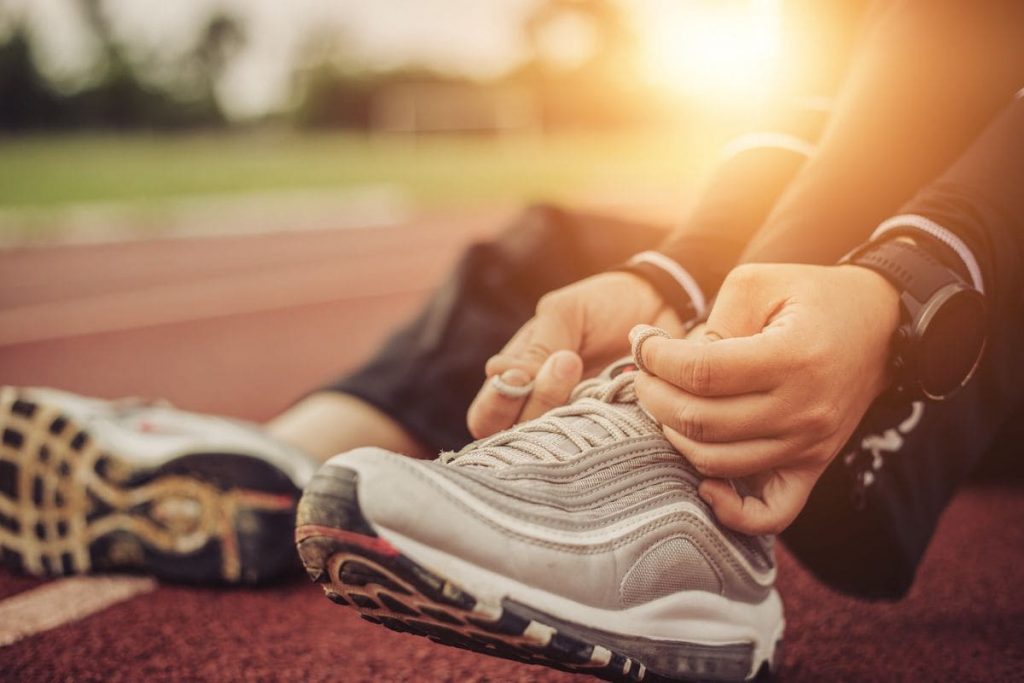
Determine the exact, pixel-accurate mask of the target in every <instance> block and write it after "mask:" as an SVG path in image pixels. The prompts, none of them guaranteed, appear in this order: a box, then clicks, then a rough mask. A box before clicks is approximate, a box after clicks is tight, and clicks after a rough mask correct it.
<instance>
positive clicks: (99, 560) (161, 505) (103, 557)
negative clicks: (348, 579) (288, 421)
mask: <svg viewBox="0 0 1024 683" xmlns="http://www.w3.org/2000/svg"><path fill="white" fill-rule="evenodd" d="M0 432H2V435H3V440H2V444H0V552H2V556H3V560H4V564H6V565H8V566H10V567H13V568H14V569H17V570H21V571H24V572H27V573H29V574H35V575H39V576H54V575H61V574H75V573H84V572H104V571H139V572H146V573H150V574H153V575H156V576H157V577H159V578H163V579H167V580H172V581H185V582H215V583H258V582H260V581H264V580H268V579H272V578H275V577H277V576H280V575H281V574H283V573H285V572H287V571H289V570H291V569H296V570H297V569H298V566H299V565H298V561H297V559H296V557H295V551H294V546H293V544H292V542H291V537H292V531H293V525H294V520H295V505H296V502H297V500H298V497H299V494H300V492H301V489H302V487H303V486H304V485H305V484H306V483H308V481H309V479H310V478H311V476H312V474H313V472H314V471H315V469H316V465H315V463H314V462H313V461H312V460H311V459H309V458H308V457H307V456H306V455H304V454H302V453H300V452H298V451H296V450H295V449H293V448H291V447H289V446H286V445H283V444H280V443H277V442H276V441H274V440H272V439H270V438H269V437H268V436H266V435H265V434H262V433H261V432H260V431H259V429H258V428H256V427H255V426H253V425H247V424H244V423H241V422H235V421H232V420H228V419H224V418H216V417H208V416H204V415H197V414H194V413H187V412H184V411H180V410H175V409H173V408H171V407H169V406H167V405H163V404H153V403H145V402H142V401H139V400H131V399H129V400H123V401H103V400H98V399H90V398H85V397H82V396H77V395H75V394H71V393H67V392H63V391H57V390H54V389H15V388H12V387H4V388H2V389H0Z"/></svg>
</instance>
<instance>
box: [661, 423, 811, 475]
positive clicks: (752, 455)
mask: <svg viewBox="0 0 1024 683" xmlns="http://www.w3.org/2000/svg"><path fill="white" fill-rule="evenodd" d="M661 431H662V433H663V434H664V435H665V438H666V439H668V441H669V443H671V444H672V445H673V446H674V447H675V449H676V450H677V451H679V453H680V454H682V456H683V457H684V458H686V459H687V460H688V461H689V462H690V464H691V465H693V466H694V468H696V470H697V471H698V472H700V473H701V474H703V475H704V476H706V477H728V478H735V477H747V476H750V475H753V474H758V473H760V472H764V471H766V470H770V469H772V468H774V467H781V466H783V465H785V464H787V461H788V460H789V457H790V454H791V450H792V448H791V447H790V446H788V445H787V444H786V442H784V441H782V440H781V439H773V438H767V439H749V440H747V441H736V442H734V443H701V442H699V441H694V440H692V439H688V438H686V437H685V436H683V435H682V434H680V433H679V432H677V431H675V430H674V429H672V428H671V427H662V428H661Z"/></svg>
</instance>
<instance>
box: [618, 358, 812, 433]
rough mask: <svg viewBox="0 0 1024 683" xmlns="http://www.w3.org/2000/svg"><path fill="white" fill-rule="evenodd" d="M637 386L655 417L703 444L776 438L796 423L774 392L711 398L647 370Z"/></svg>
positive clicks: (648, 409)
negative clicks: (680, 387) (774, 395)
mask: <svg viewBox="0 0 1024 683" xmlns="http://www.w3.org/2000/svg"><path fill="white" fill-rule="evenodd" d="M633 386H634V387H635V388H636V394H637V397H638V398H639V399H640V405H642V406H643V407H644V409H645V410H647V412H648V413H650V414H651V416H652V417H653V418H654V419H655V420H657V421H658V422H659V423H660V424H663V425H665V426H667V427H671V428H672V429H674V430H675V431H676V432H678V433H679V434H681V435H682V436H685V437H686V438H688V439H692V440H693V441H697V442H701V443H729V442H733V441H744V440H747V439H755V438H769V437H775V436H778V435H780V434H783V433H785V432H786V431H787V427H790V425H791V423H792V415H791V412H792V411H790V410H789V409H788V408H787V406H786V405H785V404H782V403H781V402H779V401H778V399H776V398H774V397H773V396H772V395H771V394H765V393H757V394H742V395H739V396H720V397H714V398H707V397H704V396H697V395H695V394H689V393H687V392H685V391H683V390H682V389H679V388H678V387H676V386H674V385H672V384H669V383H668V382H666V381H665V380H663V379H661V378H660V377H654V376H652V375H647V374H643V373H641V374H639V375H638V376H637V378H636V379H635V380H634V385H633Z"/></svg>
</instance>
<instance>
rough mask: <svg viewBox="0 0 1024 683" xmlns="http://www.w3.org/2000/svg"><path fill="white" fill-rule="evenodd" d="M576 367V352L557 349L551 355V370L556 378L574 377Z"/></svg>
mask: <svg viewBox="0 0 1024 683" xmlns="http://www.w3.org/2000/svg"><path fill="white" fill-rule="evenodd" d="M577 367H578V364H577V361H576V354H574V353H572V352H571V351H558V352H557V353H555V354H553V355H552V356H551V372H553V373H554V375H555V377H557V378H558V379H564V380H571V379H575V378H576V375H577V374H578V373H577V371H576V370H577Z"/></svg>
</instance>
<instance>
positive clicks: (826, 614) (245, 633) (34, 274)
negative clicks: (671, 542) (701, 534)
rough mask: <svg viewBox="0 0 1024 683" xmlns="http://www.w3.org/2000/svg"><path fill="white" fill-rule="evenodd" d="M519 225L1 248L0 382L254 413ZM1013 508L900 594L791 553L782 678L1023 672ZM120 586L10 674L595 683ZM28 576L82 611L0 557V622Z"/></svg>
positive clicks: (202, 594) (24, 677)
mask: <svg viewBox="0 0 1024 683" xmlns="http://www.w3.org/2000/svg"><path fill="white" fill-rule="evenodd" d="M509 217H510V214H509V213H508V212H504V211H491V212H486V211H485V212H476V213H465V214H459V215H446V216H440V215H439V216H429V217H425V218H423V219H422V220H418V221H416V222H414V223H412V224H409V225H401V226H390V227H378V228H368V229H351V230H339V231H324V232H311V233H291V234H285V235H269V236H250V237H237V236H235V237H221V238H208V239H202V240H167V241H150V242H128V243H120V244H108V245H90V246H74V247H73V246H66V247H51V248H34V249H24V250H8V251H0V384H22V385H24V384H30V385H49V386H57V387H62V388H66V389H70V390H72V391H78V392H82V393H86V394H91V395H96V396H103V397H110V398H114V397H118V396H125V395H139V396H161V397H166V398H168V399H170V400H171V401H172V402H174V403H176V404H178V405H179V406H181V407H185V408H189V409H193V410H200V411H209V412H216V413H221V414H229V415H234V416H238V417H244V418H249V419H253V420H260V419H265V418H266V417H268V416H270V415H272V414H274V413H275V412H276V411H278V410H280V409H282V408H284V407H286V406H287V405H288V404H289V403H290V402H291V401H293V400H294V399H295V398H297V397H299V396H301V395H302V393H303V392H305V391H308V390H309V389H310V388H312V387H315V386H316V385H317V384H318V383H320V382H323V381H324V380H325V379H326V378H329V377H330V376H332V375H333V374H335V373H337V372H339V371H342V370H344V369H346V368H350V367H352V366H353V365H354V364H355V363H357V362H359V360H360V359H362V358H364V357H365V356H366V355H367V354H369V353H371V352H372V350H373V348H374V347H375V346H376V345H377V344H378V343H379V342H380V341H381V340H382V339H383V337H384V335H385V334H386V332H387V330H388V329H389V328H391V327H392V326H393V325H395V324H396V323H398V322H400V321H402V320H403V319H404V318H405V317H407V316H408V315H409V314H410V313H411V312H413V311H414V310H415V308H416V306H417V305H418V304H419V303H420V302H421V301H422V300H423V298H424V297H425V296H426V294H427V292H429V290H430V287H431V286H432V285H433V284H435V283H436V282H437V281H438V279H439V278H440V277H441V276H442V275H443V273H444V272H445V269H446V268H448V267H449V266H450V265H451V264H452V263H453V261H454V259H455V258H456V256H457V254H458V251H459V249H460V248H461V247H462V246H463V245H465V244H466V243H467V242H468V241H469V240H471V239H474V238H480V237H484V236H486V235H487V234H488V233H490V232H493V231H494V230H495V229H496V228H498V227H500V226H501V225H502V224H503V223H504V222H505V221H507V220H508V218H509ZM1022 520H1024V488H1022V485H1021V482H1020V480H1019V478H1010V479H1009V480H1007V479H1005V478H1003V479H1002V480H999V481H992V480H991V479H990V480H989V481H987V482H976V483H973V484H971V485H969V486H968V487H966V488H965V489H964V490H963V491H962V492H961V493H960V495H959V496H958V497H957V498H956V499H955V501H954V502H953V504H952V506H951V507H950V509H949V510H948V511H947V513H946V515H945V516H944V518H943V520H942V522H941V525H940V528H939V530H938V533H937V535H936V538H935V541H934V542H933V544H932V546H931V548H930V549H929V551H928V554H927V557H926V560H925V562H924V564H923V566H922V568H921V570H920V574H919V578H918V580H917V582H916V583H915V585H914V588H913V589H912V591H911V593H910V595H909V596H908V597H907V598H906V599H904V600H903V601H901V602H899V603H895V604H887V603H874V604H872V603H864V602H859V601H856V600H853V599H849V598H846V597H843V596H839V595H837V594H835V593H832V592H830V591H829V590H828V589H826V588H824V587H823V586H821V585H820V584H818V583H816V582H815V581H814V579H813V578H811V577H810V576H809V575H808V574H807V573H806V572H805V571H803V570H802V568H800V567H799V566H798V565H797V564H796V563H795V562H794V560H793V559H792V558H791V557H790V556H789V555H788V554H787V553H786V552H785V551H784V550H783V551H782V552H781V555H780V558H779V560H780V579H779V587H780V590H781V592H782V595H783V598H784V600H785V603H786V610H787V622H788V623H787V632H786V644H785V662H784V668H783V671H782V675H781V677H780V680H783V681H825V680H849V681H893V680H896V681H918V680H950V681H993V680H995V681H999V680H1005V681H1011V680H1020V672H1021V670H1022V667H1024V598H1022V591H1021V588H1020V584H1021V580H1022V578H1024V570H1022V567H1024V524H1022ZM118 581H120V580H118ZM116 585H119V586H120V589H119V590H121V592H122V593H123V597H124V599H123V600H122V601H121V602H118V603H116V604H113V605H112V606H110V607H108V608H106V609H105V610H102V611H99V612H95V613H93V614H91V615H90V616H86V617H84V618H82V619H80V620H77V621H68V622H66V623H63V624H62V625H57V626H56V627H54V628H52V629H50V630H45V631H42V632H40V633H38V634H37V635H32V636H29V637H26V638H24V639H21V640H18V641H16V642H14V643H13V644H11V645H7V646H5V647H4V646H0V680H4V681H8V680H9V681H37V680H38V681H42V680H47V681H48V680H76V681H140V680H189V681H192V680H204V681H221V680H246V681H248V680H253V681H274V680H282V681H292V680H294V681H300V680H301V681H335V680H337V681H371V680H372V681H402V680H459V681H484V680H487V681H569V680H580V681H584V680H589V679H587V678H585V677H580V676H571V675H568V674H562V673H557V672H552V671H548V670H546V669H542V668H538V667H533V666H524V665H519V664H514V663H510V662H504V661H501V660H495V659H490V658H487V657H483V656H481V655H476V654H472V653H467V652H463V651H460V650H454V649H451V648H442V647H440V646H437V645H434V644H432V643H430V642H428V641H425V640H424V639H421V638H414V637H411V636H404V635H399V634H395V633H391V632H390V631H386V630H384V629H381V628H379V627H374V626H371V625H370V624H367V623H365V622H363V621H361V620H360V619H359V618H358V617H357V616H356V615H355V614H354V613H353V612H351V611H349V610H345V609H342V608H339V607H336V606H335V605H332V604H331V603H329V602H328V601H327V600H325V599H324V598H323V597H322V595H321V591H320V589H319V588H318V587H315V586H312V585H309V584H308V583H307V582H306V581H305V579H303V578H296V579H295V580H291V581H287V582H284V583H282V584H281V585H277V586H273V587H270V588H265V589H259V590H253V589H232V590H224V589H205V588H190V587H181V586H169V585H164V586H157V587H155V589H154V585H153V584H151V583H149V582H147V581H145V580H139V579H132V580H131V581H125V582H124V583H123V584H116ZM40 589H42V590H43V591H44V592H46V591H47V589H49V592H50V593H51V595H49V596H47V597H46V598H45V599H44V598H42V597H40V598H39V599H40V601H42V602H46V601H47V600H48V601H49V602H48V603H47V604H48V605H50V607H48V609H47V615H49V610H53V611H54V613H55V614H58V615H63V614H65V613H66V614H67V615H68V618H72V617H74V616H75V613H76V609H77V608H78V607H82V606H84V605H85V603H87V602H89V599H88V596H87V595H85V593H87V592H88V591H89V590H90V589H89V588H88V587H81V586H79V585H78V584H75V583H71V584H67V585H62V584H60V583H59V582H51V583H47V582H43V581H39V580H36V579H31V578H25V577H20V576H14V575H11V574H10V573H7V572H6V571H4V570H0V619H4V618H7V619H11V620H13V619H16V618H17V619H24V618H25V617H24V613H23V611H22V612H19V610H23V606H22V605H21V604H20V603H18V598H19V597H20V598H21V599H22V600H25V599H27V598H31V597H32V596H33V595H38V594H34V593H33V592H32V591H37V590H40ZM80 593H81V595H82V597H81V598H80V599H76V597H75V596H76V595H78V594H80ZM12 597H14V602H12V601H11V598H12ZM79 602H80V603H82V605H78V604H77V603H79ZM30 604H34V603H30ZM5 610H6V611H5ZM78 611H87V610H85V609H84V607H83V609H82V610H78ZM19 614H20V615H21V616H17V615H19ZM51 621H55V622H57V623H59V622H60V621H61V619H60V618H54V619H51ZM5 626H8V627H9V626H10V625H9V624H2V623H0V631H2V630H3V629H4V627H5Z"/></svg>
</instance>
